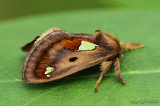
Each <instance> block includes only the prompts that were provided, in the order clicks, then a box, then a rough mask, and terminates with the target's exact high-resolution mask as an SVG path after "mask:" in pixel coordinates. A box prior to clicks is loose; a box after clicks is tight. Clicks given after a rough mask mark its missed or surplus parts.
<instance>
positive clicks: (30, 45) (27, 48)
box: [21, 36, 40, 52]
mask: <svg viewBox="0 0 160 106" xmlns="http://www.w3.org/2000/svg"><path fill="white" fill-rule="evenodd" d="M39 37H40V36H37V37H36V38H34V40H32V41H31V42H29V43H27V44H26V45H24V46H23V47H22V48H21V49H22V50H23V51H25V52H29V51H30V49H31V48H32V47H33V45H34V43H35V41H36V40H37V39H38V38H39Z"/></svg>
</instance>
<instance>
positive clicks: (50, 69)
mask: <svg viewBox="0 0 160 106" xmlns="http://www.w3.org/2000/svg"><path fill="white" fill-rule="evenodd" d="M52 71H54V68H53V67H47V68H46V72H45V74H49V73H51V72H52Z"/></svg>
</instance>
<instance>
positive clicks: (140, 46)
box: [120, 42, 144, 51]
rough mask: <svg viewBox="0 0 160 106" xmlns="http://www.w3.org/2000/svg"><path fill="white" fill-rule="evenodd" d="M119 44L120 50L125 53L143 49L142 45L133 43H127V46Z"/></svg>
mask: <svg viewBox="0 0 160 106" xmlns="http://www.w3.org/2000/svg"><path fill="white" fill-rule="evenodd" d="M120 44H121V48H122V49H123V50H125V51H127V50H134V49H138V48H142V47H144V44H138V43H133V42H128V43H127V44H125V43H123V42H121V43H120Z"/></svg>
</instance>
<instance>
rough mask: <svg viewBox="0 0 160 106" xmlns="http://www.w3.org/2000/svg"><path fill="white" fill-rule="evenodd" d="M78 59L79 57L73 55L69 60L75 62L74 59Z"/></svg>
mask: <svg viewBox="0 0 160 106" xmlns="http://www.w3.org/2000/svg"><path fill="white" fill-rule="evenodd" d="M77 59H78V58H77V57H72V58H70V59H69V61H70V62H74V61H76V60H77Z"/></svg>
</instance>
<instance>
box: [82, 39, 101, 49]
mask: <svg viewBox="0 0 160 106" xmlns="http://www.w3.org/2000/svg"><path fill="white" fill-rule="evenodd" d="M96 46H98V45H96V44H94V43H91V42H87V41H81V45H80V47H79V50H93V49H95V47H96Z"/></svg>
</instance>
